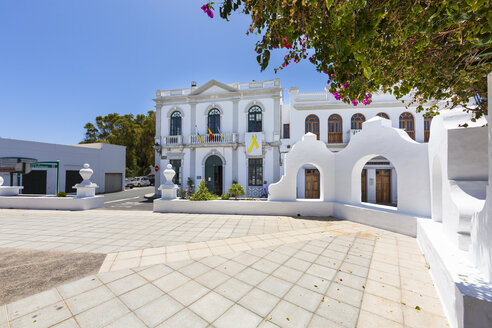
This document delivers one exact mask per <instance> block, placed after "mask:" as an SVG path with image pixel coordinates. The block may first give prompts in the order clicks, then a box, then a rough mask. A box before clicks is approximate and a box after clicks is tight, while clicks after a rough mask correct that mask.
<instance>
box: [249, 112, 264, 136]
mask: <svg viewBox="0 0 492 328" xmlns="http://www.w3.org/2000/svg"><path fill="white" fill-rule="evenodd" d="M261 120H262V113H261V108H260V107H259V106H253V107H251V108H250V109H249V111H248V132H261V128H262V126H261Z"/></svg>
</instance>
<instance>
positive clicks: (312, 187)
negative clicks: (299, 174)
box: [304, 169, 320, 199]
mask: <svg viewBox="0 0 492 328" xmlns="http://www.w3.org/2000/svg"><path fill="white" fill-rule="evenodd" d="M304 187H305V193H304V195H305V197H306V198H314V199H317V198H319V189H320V188H319V171H318V170H317V169H306V171H305V186H304Z"/></svg>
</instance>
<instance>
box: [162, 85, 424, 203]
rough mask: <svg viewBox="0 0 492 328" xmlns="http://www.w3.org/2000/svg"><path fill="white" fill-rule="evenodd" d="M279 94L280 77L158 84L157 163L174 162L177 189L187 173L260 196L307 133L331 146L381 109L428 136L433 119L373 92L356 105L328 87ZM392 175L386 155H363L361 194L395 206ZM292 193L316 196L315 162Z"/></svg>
mask: <svg viewBox="0 0 492 328" xmlns="http://www.w3.org/2000/svg"><path fill="white" fill-rule="evenodd" d="M282 93H283V89H282V88H281V84H280V80H279V79H275V80H270V81H260V82H257V81H253V82H247V83H232V84H223V83H220V82H218V81H215V80H211V81H209V82H207V83H206V84H204V85H202V86H200V87H197V86H196V85H195V84H192V87H191V88H188V89H176V90H168V91H163V90H158V91H157V97H156V98H155V99H154V101H155V102H156V109H157V127H156V146H157V147H156V148H157V149H158V152H157V154H156V164H157V165H159V166H160V167H162V168H164V167H166V165H167V164H168V163H170V164H172V165H173V168H174V170H175V171H176V172H177V175H176V177H175V183H176V184H178V185H180V186H181V188H183V189H186V182H187V179H188V178H191V179H192V180H193V182H194V184H195V186H197V185H198V184H199V183H200V181H201V180H202V179H205V180H206V183H207V187H208V188H209V190H211V191H212V192H214V193H216V194H221V193H226V192H227V189H228V188H229V186H230V185H231V184H232V183H233V181H237V182H238V183H239V184H241V185H242V186H244V189H245V191H246V196H248V197H259V196H261V195H262V184H263V181H267V184H268V185H270V184H271V183H275V182H277V181H279V179H280V177H281V176H282V174H283V173H284V167H283V162H284V156H285V154H286V153H288V152H289V150H290V147H291V146H292V145H293V144H295V143H296V142H298V141H300V140H301V138H302V136H303V135H304V134H305V133H306V132H312V133H314V134H315V135H316V136H317V138H318V140H321V141H323V142H324V143H325V144H326V147H327V148H328V149H330V150H331V151H334V152H337V151H340V150H342V149H344V148H345V147H346V146H347V144H348V143H349V142H350V139H351V137H352V136H353V135H355V134H357V133H358V132H360V131H361V129H362V123H363V122H365V121H366V120H369V119H370V118H372V117H375V116H381V117H383V118H388V119H390V120H391V122H392V126H393V127H396V128H401V129H404V130H405V131H407V133H408V135H409V136H410V137H411V138H412V139H414V140H415V141H417V142H420V143H423V142H427V141H428V139H429V129H430V121H431V118H424V117H423V115H422V114H420V113H416V111H415V108H416V105H411V106H408V102H405V103H402V102H401V100H397V99H395V98H394V97H393V96H391V95H386V94H382V95H374V96H373V99H372V100H373V102H372V104H370V105H368V106H364V105H363V104H359V105H358V106H356V107H355V106H352V105H347V104H344V103H342V102H341V101H338V100H336V99H335V98H334V97H333V95H331V94H330V93H328V92H327V91H325V92H320V93H300V92H299V89H298V88H291V89H290V90H289V98H290V104H283V98H282ZM257 146H258V147H257ZM396 180H397V178H396V171H395V169H394V166H393V164H392V163H391V162H389V161H388V160H387V159H386V158H384V157H380V156H378V157H375V158H373V159H371V160H369V161H368V162H367V164H366V165H365V167H364V168H363V170H362V172H361V195H362V196H361V197H362V201H364V202H372V203H381V204H386V205H396V204H397V201H398V200H397V185H396ZM158 185H159V182H158V181H157V182H156V186H158ZM156 191H157V190H156ZM297 198H320V177H319V170H318V168H316V167H315V166H311V165H306V166H304V167H302V168H301V169H299V172H298V178H297Z"/></svg>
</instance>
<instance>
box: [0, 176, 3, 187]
mask: <svg viewBox="0 0 492 328" xmlns="http://www.w3.org/2000/svg"><path fill="white" fill-rule="evenodd" d="M1 185H3V178H2V177H0V186H1Z"/></svg>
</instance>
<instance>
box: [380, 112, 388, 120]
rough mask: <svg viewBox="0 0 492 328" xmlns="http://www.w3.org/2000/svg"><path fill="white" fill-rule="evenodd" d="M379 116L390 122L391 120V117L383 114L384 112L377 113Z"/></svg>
mask: <svg viewBox="0 0 492 328" xmlns="http://www.w3.org/2000/svg"><path fill="white" fill-rule="evenodd" d="M377 116H379V117H382V118H386V119H388V120H389V118H390V117H389V116H388V114H386V113H383V112H381V113H377Z"/></svg>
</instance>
